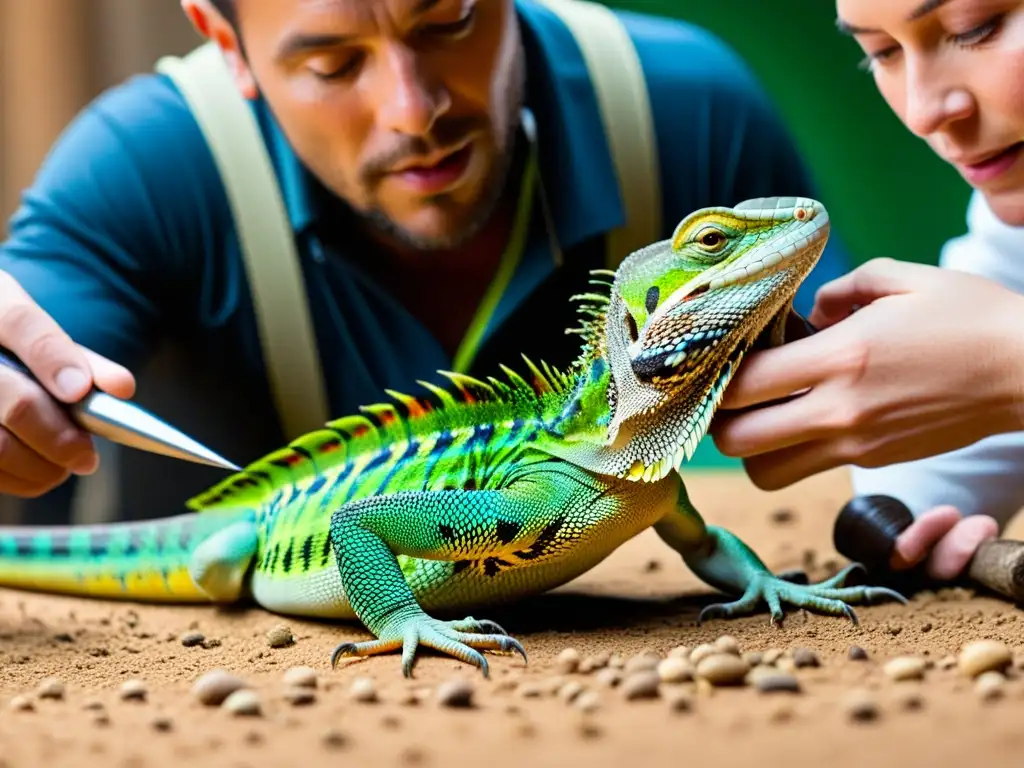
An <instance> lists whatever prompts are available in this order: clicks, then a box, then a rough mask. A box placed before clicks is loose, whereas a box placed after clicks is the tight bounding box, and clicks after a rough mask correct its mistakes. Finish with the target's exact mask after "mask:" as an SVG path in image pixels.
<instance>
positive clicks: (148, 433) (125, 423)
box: [0, 348, 240, 472]
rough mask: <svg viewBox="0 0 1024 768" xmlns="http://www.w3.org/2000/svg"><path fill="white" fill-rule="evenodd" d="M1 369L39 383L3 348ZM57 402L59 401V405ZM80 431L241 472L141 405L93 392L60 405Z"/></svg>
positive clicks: (147, 449)
mask: <svg viewBox="0 0 1024 768" xmlns="http://www.w3.org/2000/svg"><path fill="white" fill-rule="evenodd" d="M0 365H6V366H7V367H9V368H13V369H14V370H16V371H18V372H19V373H21V374H23V375H25V376H28V377H29V378H30V379H32V380H33V381H35V382H36V383H39V380H38V379H37V378H36V377H35V376H34V375H33V374H32V372H31V371H29V369H28V368H27V367H26V366H25V364H24V363H22V362H21V361H20V360H19V359H18V358H17V357H15V356H14V355H13V354H12V353H11V352H10V351H7V350H4V349H3V348H0ZM55 402H58V403H59V401H56V400H55ZM60 405H62V406H63V407H64V409H65V411H66V412H67V413H68V415H69V416H70V417H71V419H72V420H73V421H74V422H75V423H77V424H78V425H79V426H80V427H82V428H83V429H85V430H86V431H87V432H90V433H92V434H94V435H98V436H100V437H105V438H107V439H108V440H111V441H112V442H115V443H119V444H120V445H126V446H129V447H131V448H138V449H139V450H143V451H149V452H150V453H158V454H162V455H164V456H170V457H172V458H176V459H183V460H185V461H191V462H195V463H196V464H206V465H208V466H211V467H219V468H221V469H230V470H233V471H236V472H237V471H238V470H239V469H240V468H239V467H238V466H236V465H235V464H232V463H231V462H230V461H228V460H227V459H225V458H223V457H222V456H218V455H217V454H216V453H214V452H213V451H211V450H210V449H209V448H207V447H206V446H204V445H201V444H200V443H198V442H196V441H195V440H193V439H192V438H191V437H189V436H188V435H186V434H184V433H183V432H181V431H179V430H177V429H175V428H174V427H172V426H171V425H170V424H168V423H167V422H165V421H163V420H162V419H159V418H157V417H156V416H154V415H153V414H152V413H150V412H149V411H147V410H146V409H145V408H143V407H142V406H140V405H136V404H135V403H132V402H130V401H128V400H121V399H120V398H117V397H113V396H112V395H108V394H107V393H106V392H102V391H100V390H98V389H96V388H93V389H92V391H91V392H89V394H88V395H86V396H85V397H84V398H82V399H81V400H79V401H78V402H77V403H73V404H71V405H66V404H64V403H60Z"/></svg>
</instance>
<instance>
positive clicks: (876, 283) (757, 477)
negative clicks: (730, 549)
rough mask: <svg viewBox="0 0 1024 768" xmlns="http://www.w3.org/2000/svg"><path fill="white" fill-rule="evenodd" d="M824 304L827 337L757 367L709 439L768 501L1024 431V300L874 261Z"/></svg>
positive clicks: (760, 360)
mask: <svg viewBox="0 0 1024 768" xmlns="http://www.w3.org/2000/svg"><path fill="white" fill-rule="evenodd" d="M816 299H817V301H816V304H815V307H814V310H813V311H812V313H811V315H810V317H809V320H810V321H811V323H812V324H814V325H815V326H817V327H818V328H819V329H821V330H820V332H819V333H817V334H815V335H813V336H810V337H808V338H805V339H800V340H799V341H794V342H791V343H788V344H785V345H783V346H781V347H778V348H776V349H771V350H766V351H763V352H758V353H755V354H753V355H751V356H750V357H749V358H748V359H747V361H746V362H745V363H744V364H743V365H742V366H741V367H740V370H739V372H738V373H737V376H736V378H735V379H734V380H733V382H732V383H731V384H730V386H729V388H728V389H727V391H726V393H725V398H724V401H723V403H722V406H721V408H720V410H719V412H718V415H717V416H716V418H715V422H714V423H713V425H712V428H711V434H712V437H713V439H714V441H715V444H716V445H717V446H718V449H719V450H720V451H721V452H722V453H724V454H726V455H728V456H734V457H742V458H743V459H744V462H745V465H746V468H747V472H748V473H749V475H750V477H751V479H752V480H753V482H754V483H755V484H756V485H757V486H758V487H760V488H762V489H765V490H776V489H779V488H782V487H785V486H787V485H791V484H792V483H795V482H797V481H799V480H802V479H804V478H806V477H809V476H810V475H813V474H816V473H819V472H823V471H826V470H829V469H832V468H835V467H839V466H844V465H848V464H855V465H858V466H862V467H877V466H883V465H887V464H893V463H898V462H903V461H910V460H914V459H921V458H925V457H928V456H934V455H937V454H940V453H945V452H947V451H950V450H954V449H957V448H962V447H964V446H967V445H970V444H971V443H974V442H976V441H977V440H979V439H981V438H984V437H987V436H989V435H992V434H996V433H1000V432H1009V431H1016V430H1020V429H1024V296H1021V295H1019V294H1016V293H1013V292H1012V291H1009V290H1007V289H1006V288H1003V287H1002V286H1000V285H999V284H997V283H995V282H992V281H989V280H986V279H984V278H980V277H977V276H974V275H970V274H967V273H964V272H957V271H953V270H946V269H940V268H938V267H931V266H925V265H920V264H912V263H908V262H900V261H894V260H892V259H876V260H874V261H871V262H868V263H867V264H865V265H863V266H862V267H860V268H858V269H856V270H854V271H853V272H851V273H849V274H848V275H845V276H843V277H841V278H839V279H838V280H835V281H833V282H831V283H828V284H826V285H825V286H823V287H822V288H821V289H820V290H819V292H818V294H817V297H816ZM855 310H856V311H855ZM783 398H790V399H788V400H785V401H783V402H772V401H778V400H781V399H783ZM754 406H760V407H757V408H754Z"/></svg>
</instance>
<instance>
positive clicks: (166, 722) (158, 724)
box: [150, 715, 174, 733]
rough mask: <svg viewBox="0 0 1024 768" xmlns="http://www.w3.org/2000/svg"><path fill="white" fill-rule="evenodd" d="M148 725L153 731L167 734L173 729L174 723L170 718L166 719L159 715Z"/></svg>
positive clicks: (164, 716)
mask: <svg viewBox="0 0 1024 768" xmlns="http://www.w3.org/2000/svg"><path fill="white" fill-rule="evenodd" d="M150 725H152V726H153V730H154V731H160V732H161V733H167V732H168V731H170V730H171V729H173V728H174V721H172V720H171V718H169V717H167V716H166V715H160V716H158V717H155V718H153V721H152V722H151V723H150Z"/></svg>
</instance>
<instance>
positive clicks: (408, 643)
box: [331, 614, 527, 677]
mask: <svg viewBox="0 0 1024 768" xmlns="http://www.w3.org/2000/svg"><path fill="white" fill-rule="evenodd" d="M420 645H425V646H427V647H428V648H433V649H434V650H436V651H440V652H442V653H447V654H449V655H451V656H454V657H455V658H457V659H459V660H460V661H464V662H466V663H467V664H472V665H474V666H476V667H479V668H480V669H481V671H482V672H483V675H484V677H487V676H488V674H489V668H488V665H487V659H486V658H484V655H483V654H482V653H480V651H506V652H507V651H514V652H515V653H518V654H519V655H520V656H522V657H523V661H524V662H525V661H527V658H526V651H525V649H524V648H523V646H522V645H521V644H520V642H519V641H518V640H516V639H515V638H513V637H510V636H509V635H508V633H507V632H505V630H504V629H502V628H501V627H500V626H499V625H498V624H496V623H494V622H493V621H487V620H483V621H478V620H476V619H474V618H472V617H469V618H465V619H459V620H457V621H439V620H438V619H433V618H430V617H429V616H427V615H425V614H421V615H418V616H411V617H407V618H404V619H402V620H400V621H398V622H396V623H395V624H394V625H393V626H388V627H386V628H385V629H384V630H383V631H382V632H381V636H380V638H379V639H377V640H369V641H367V642H362V643H341V644H340V645H338V647H336V648H335V649H334V652H333V653H332V654H331V667H334V666H335V665H336V664H337V662H338V659H339V658H341V657H342V656H372V655H375V654H379V653H387V652H389V651H396V650H398V649H399V648H401V649H402V673H403V674H404V675H405V676H406V677H412V668H413V665H414V664H415V661H416V650H417V649H418V648H419V646H420Z"/></svg>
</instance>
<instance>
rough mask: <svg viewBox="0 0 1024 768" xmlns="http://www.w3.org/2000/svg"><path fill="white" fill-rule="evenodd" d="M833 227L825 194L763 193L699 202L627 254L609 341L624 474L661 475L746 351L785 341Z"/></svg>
mask: <svg viewBox="0 0 1024 768" xmlns="http://www.w3.org/2000/svg"><path fill="white" fill-rule="evenodd" d="M828 232H829V218H828V213H827V212H826V211H825V208H824V207H823V206H822V205H821V204H820V203H818V202H817V201H815V200H810V199H806V198H795V197H774V198H760V199H755V200H747V201H745V202H742V203H740V204H739V205H737V206H736V207H734V208H727V207H716V208H705V209H702V210H699V211H696V212H695V213H692V214H690V215H689V216H687V217H686V218H685V219H683V221H682V222H680V223H679V225H678V227H677V228H676V230H675V233H674V234H673V237H672V238H671V239H670V240H665V241H661V242H658V243H654V244H652V245H650V246H648V247H646V248H643V249H641V250H639V251H636V252H634V253H633V254H631V255H630V256H629V257H627V258H626V259H625V260H624V261H623V263H622V265H621V266H620V267H619V269H618V270H617V272H616V276H615V279H614V281H613V283H612V289H611V295H610V297H609V302H608V306H607V312H606V314H605V317H604V322H605V329H604V330H605V338H604V345H603V346H604V352H605V360H606V361H607V364H608V367H609V374H610V377H609V385H608V399H609V406H610V421H609V422H608V432H607V435H606V443H605V446H606V448H610V449H612V451H611V453H612V455H614V456H616V457H617V458H616V460H615V464H617V465H618V466H617V467H616V468H615V471H616V473H618V474H622V475H624V476H628V477H630V478H632V479H635V480H639V479H645V480H651V479H659V478H661V477H663V476H665V475H667V474H668V473H669V472H670V471H671V470H672V469H678V468H679V467H680V466H681V465H682V464H683V463H684V462H685V461H686V460H688V459H689V458H690V456H691V455H692V454H693V451H694V449H695V448H696V446H697V443H698V442H699V441H700V440H701V438H702V437H703V436H704V434H705V432H706V430H707V428H708V424H709V423H710V421H711V417H712V415H713V414H714V411H715V409H716V408H717V407H718V404H719V403H720V402H721V397H722V394H723V392H724V390H725V388H726V385H727V384H728V383H729V381H730V379H731V378H732V375H733V374H734V373H735V371H736V368H737V366H738V365H739V363H740V361H741V359H742V357H743V355H744V354H745V353H746V352H747V351H749V350H750V349H751V348H752V347H754V345H755V344H756V343H757V344H760V343H762V342H764V343H767V344H771V343H778V342H779V341H781V339H782V327H783V325H782V324H783V323H784V322H785V320H786V319H787V317H788V314H789V312H790V309H791V306H792V301H793V296H794V294H795V293H796V290H797V288H798V287H799V285H800V283H801V282H802V281H803V280H804V278H805V277H806V276H807V274H808V273H809V272H810V271H811V269H812V267H813V266H814V265H815V263H816V262H817V261H818V258H819V257H820V255H821V252H822V250H823V249H824V247H825V242H826V240H827V239H828Z"/></svg>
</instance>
